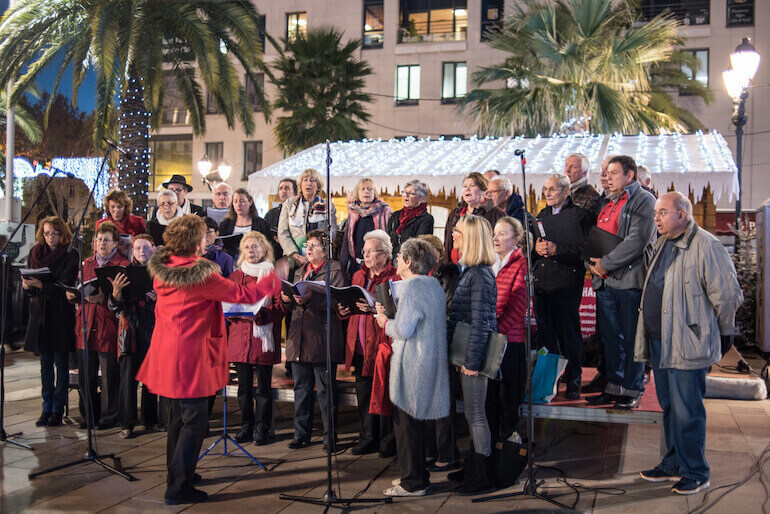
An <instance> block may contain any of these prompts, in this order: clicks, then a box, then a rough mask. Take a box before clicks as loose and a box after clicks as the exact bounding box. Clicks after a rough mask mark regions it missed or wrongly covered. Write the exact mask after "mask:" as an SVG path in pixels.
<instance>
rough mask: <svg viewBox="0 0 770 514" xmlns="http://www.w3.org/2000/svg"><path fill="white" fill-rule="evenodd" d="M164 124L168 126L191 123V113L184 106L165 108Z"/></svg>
mask: <svg viewBox="0 0 770 514" xmlns="http://www.w3.org/2000/svg"><path fill="white" fill-rule="evenodd" d="M163 125H165V126H167V127H172V126H179V125H190V113H189V112H187V109H185V108H184V107H178V108H176V109H171V108H168V107H166V108H164V109H163Z"/></svg>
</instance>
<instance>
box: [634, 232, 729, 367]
mask: <svg viewBox="0 0 770 514" xmlns="http://www.w3.org/2000/svg"><path fill="white" fill-rule="evenodd" d="M665 242H666V239H664V238H660V239H658V241H657V242H656V243H655V246H654V248H653V257H652V262H650V265H649V266H648V267H647V269H648V272H647V277H645V279H644V288H645V289H646V288H647V280H648V279H649V270H652V269H653V267H654V266H655V261H656V260H657V259H658V257H659V255H660V250H661V248H663V244H664V243H665ZM674 246H675V247H676V248H675V249H676V255H675V256H674V260H673V261H672V263H671V265H670V266H669V267H668V269H667V270H666V278H665V285H664V286H663V301H662V305H661V308H662V311H663V312H662V313H661V325H662V326H661V334H662V339H661V340H662V348H661V354H660V367H661V368H673V369H682V370H691V369H703V368H707V367H709V366H711V365H713V364H715V363H717V362H718V361H719V359H720V358H721V357H722V347H721V340H720V336H722V335H725V336H726V335H733V334H735V333H736V328H735V311H736V310H737V309H738V307H739V306H740V305H741V303H743V292H742V291H741V287H740V285H739V284H738V277H737V275H736V272H735V266H733V261H732V259H731V258H730V255H728V253H727V250H725V248H724V247H723V246H722V243H720V242H719V241H718V240H717V238H715V237H714V236H713V235H711V234H709V233H708V232H706V231H705V230H703V229H702V228H700V227H698V225H696V224H695V222H694V221H691V222H690V225H689V226H688V227H687V230H686V231H685V234H684V237H682V239H680V240H679V241H677V242H676V243H675V244H674ZM642 298H644V292H642ZM642 303H643V302H642ZM634 359H635V360H636V361H638V362H642V361H648V360H650V345H649V341H648V340H647V336H646V334H645V329H644V312H643V311H642V308H641V307H640V308H639V321H638V323H637V326H636V342H635V348H634Z"/></svg>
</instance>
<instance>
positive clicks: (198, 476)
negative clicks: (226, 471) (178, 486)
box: [193, 473, 203, 484]
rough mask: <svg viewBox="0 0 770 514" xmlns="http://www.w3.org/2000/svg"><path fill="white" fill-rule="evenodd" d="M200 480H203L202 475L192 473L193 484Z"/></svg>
mask: <svg viewBox="0 0 770 514" xmlns="http://www.w3.org/2000/svg"><path fill="white" fill-rule="evenodd" d="M201 480H203V477H202V476H200V475H199V474H198V473H195V474H194V475H193V484H197V483H198V482H200V481H201Z"/></svg>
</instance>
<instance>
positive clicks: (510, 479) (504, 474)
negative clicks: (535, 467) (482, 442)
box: [490, 441, 527, 489]
mask: <svg viewBox="0 0 770 514" xmlns="http://www.w3.org/2000/svg"><path fill="white" fill-rule="evenodd" d="M492 463H493V466H492V469H493V473H492V477H490V478H491V479H492V481H493V482H494V484H495V487H496V488H497V489H505V488H507V487H511V486H512V485H513V484H515V483H516V480H518V479H519V476H521V473H522V472H523V471H524V468H525V467H527V447H526V446H524V445H523V444H518V443H514V442H512V441H500V442H498V443H497V444H495V445H494V446H493V447H492Z"/></svg>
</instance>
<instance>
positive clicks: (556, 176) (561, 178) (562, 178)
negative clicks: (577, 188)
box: [545, 173, 570, 189]
mask: <svg viewBox="0 0 770 514" xmlns="http://www.w3.org/2000/svg"><path fill="white" fill-rule="evenodd" d="M549 180H555V181H556V183H557V184H558V185H559V187H560V188H562V189H569V186H570V180H569V177H568V176H567V175H565V174H564V173H552V174H550V175H548V178H547V179H545V181H546V182H548V181H549Z"/></svg>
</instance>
